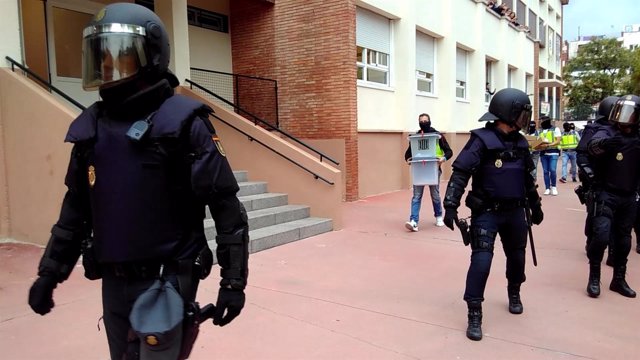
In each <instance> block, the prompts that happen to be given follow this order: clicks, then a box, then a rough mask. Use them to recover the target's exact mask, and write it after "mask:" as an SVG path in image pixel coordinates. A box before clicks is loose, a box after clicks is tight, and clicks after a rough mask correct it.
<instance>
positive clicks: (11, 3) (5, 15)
mask: <svg viewBox="0 0 640 360" xmlns="http://www.w3.org/2000/svg"><path fill="white" fill-rule="evenodd" d="M0 14H2V21H0V34H2V39H1V40H0V57H1V59H0V67H9V66H10V63H9V62H8V61H6V60H5V56H9V57H11V58H12V59H13V60H15V61H18V62H20V63H22V47H21V40H20V39H21V36H20V22H19V19H20V15H19V12H18V1H17V0H0Z"/></svg>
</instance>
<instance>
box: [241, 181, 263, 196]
mask: <svg viewBox="0 0 640 360" xmlns="http://www.w3.org/2000/svg"><path fill="white" fill-rule="evenodd" d="M238 186H239V187H240V191H238V194H237V196H247V195H257V194H262V193H266V192H267V183H266V182H265V181H242V182H238Z"/></svg>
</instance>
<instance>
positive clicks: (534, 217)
mask: <svg viewBox="0 0 640 360" xmlns="http://www.w3.org/2000/svg"><path fill="white" fill-rule="evenodd" d="M542 219H544V213H543V212H542V206H540V205H538V206H534V207H532V208H531V222H532V223H534V224H535V225H540V223H542Z"/></svg>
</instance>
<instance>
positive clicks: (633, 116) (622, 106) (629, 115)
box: [610, 100, 640, 125]
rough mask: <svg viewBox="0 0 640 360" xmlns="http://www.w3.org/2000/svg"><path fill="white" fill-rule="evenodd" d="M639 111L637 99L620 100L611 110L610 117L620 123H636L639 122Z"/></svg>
mask: <svg viewBox="0 0 640 360" xmlns="http://www.w3.org/2000/svg"><path fill="white" fill-rule="evenodd" d="M638 112H640V109H638V104H637V103H636V102H635V101H630V100H618V102H616V104H615V106H614V107H613V109H612V110H611V115H610V119H611V121H614V122H617V123H620V124H626V125H635V124H638V115H639V114H638Z"/></svg>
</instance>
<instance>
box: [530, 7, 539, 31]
mask: <svg viewBox="0 0 640 360" xmlns="http://www.w3.org/2000/svg"><path fill="white" fill-rule="evenodd" d="M528 26H529V35H531V37H533V38H536V37H537V36H538V15H536V13H534V12H533V11H531V9H529V25H528Z"/></svg>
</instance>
